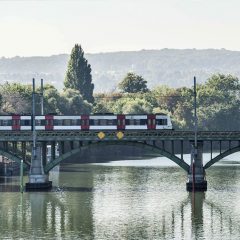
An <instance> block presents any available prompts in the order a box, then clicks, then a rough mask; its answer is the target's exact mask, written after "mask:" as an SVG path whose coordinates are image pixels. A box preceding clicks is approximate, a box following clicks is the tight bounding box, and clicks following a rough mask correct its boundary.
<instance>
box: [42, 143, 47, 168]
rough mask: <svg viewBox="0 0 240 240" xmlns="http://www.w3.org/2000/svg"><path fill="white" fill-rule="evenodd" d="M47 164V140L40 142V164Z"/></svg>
mask: <svg viewBox="0 0 240 240" xmlns="http://www.w3.org/2000/svg"><path fill="white" fill-rule="evenodd" d="M46 164H47V142H42V165H43V167H45V166H46Z"/></svg>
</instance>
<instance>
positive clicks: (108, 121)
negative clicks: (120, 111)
mask: <svg viewBox="0 0 240 240" xmlns="http://www.w3.org/2000/svg"><path fill="white" fill-rule="evenodd" d="M116 124H117V120H115V119H108V120H107V125H108V126H114V125H116Z"/></svg>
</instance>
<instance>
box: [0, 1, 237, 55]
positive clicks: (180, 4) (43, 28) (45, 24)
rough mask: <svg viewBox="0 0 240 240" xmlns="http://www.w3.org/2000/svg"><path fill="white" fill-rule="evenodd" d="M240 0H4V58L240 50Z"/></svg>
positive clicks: (0, 12)
mask: <svg viewBox="0 0 240 240" xmlns="http://www.w3.org/2000/svg"><path fill="white" fill-rule="evenodd" d="M239 9H240V1H239V0H0V57H2V56H4V57H14V56H50V55H54V54H61V53H70V52H71V49H72V48H73V46H74V44H76V43H78V44H81V45H82V47H83V50H84V52H85V53H98V52H115V51H137V50H142V49H162V48H175V49H186V48H197V49H207V48H215V49H221V48H225V49H229V50H238V51H240V14H239Z"/></svg>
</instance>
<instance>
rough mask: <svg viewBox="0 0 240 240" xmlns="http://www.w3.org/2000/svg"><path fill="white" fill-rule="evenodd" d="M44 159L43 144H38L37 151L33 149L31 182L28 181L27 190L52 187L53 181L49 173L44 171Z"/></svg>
mask: <svg viewBox="0 0 240 240" xmlns="http://www.w3.org/2000/svg"><path fill="white" fill-rule="evenodd" d="M34 152H35V154H34ZM42 159H43V156H42V149H41V146H39V145H38V144H37V146H36V151H32V161H31V166H30V172H29V182H28V183H26V190H27V191H37V190H47V189H51V188H52V182H51V181H49V178H48V174H45V173H44V170H43V165H42Z"/></svg>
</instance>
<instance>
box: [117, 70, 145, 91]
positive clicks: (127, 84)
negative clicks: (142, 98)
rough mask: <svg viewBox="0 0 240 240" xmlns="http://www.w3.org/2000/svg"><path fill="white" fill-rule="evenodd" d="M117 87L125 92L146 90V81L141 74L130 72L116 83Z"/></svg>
mask: <svg viewBox="0 0 240 240" xmlns="http://www.w3.org/2000/svg"><path fill="white" fill-rule="evenodd" d="M118 88H119V89H120V90H121V91H122V92H125V93H138V92H142V93H145V92H148V88H147V81H146V80H145V79H144V78H143V77H142V76H140V75H137V74H135V73H131V72H129V73H128V74H127V75H126V77H124V79H123V80H122V81H121V82H120V83H119V84H118Z"/></svg>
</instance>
